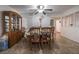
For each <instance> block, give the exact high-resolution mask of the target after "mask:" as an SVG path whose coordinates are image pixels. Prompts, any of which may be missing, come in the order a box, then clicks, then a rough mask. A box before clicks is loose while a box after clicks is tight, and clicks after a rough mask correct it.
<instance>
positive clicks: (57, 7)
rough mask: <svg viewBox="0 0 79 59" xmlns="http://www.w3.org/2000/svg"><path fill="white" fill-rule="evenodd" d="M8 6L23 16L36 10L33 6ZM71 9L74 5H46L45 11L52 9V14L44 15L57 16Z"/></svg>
mask: <svg viewBox="0 0 79 59" xmlns="http://www.w3.org/2000/svg"><path fill="white" fill-rule="evenodd" d="M9 6H10V7H11V8H13V9H15V10H17V11H19V12H20V13H23V14H28V13H33V12H34V11H35V9H36V6H33V5H9ZM72 7H75V6H74V5H48V6H45V9H53V11H52V12H46V13H52V14H59V13H63V12H65V11H66V10H68V9H71V8H72Z"/></svg>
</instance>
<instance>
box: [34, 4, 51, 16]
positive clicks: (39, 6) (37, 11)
mask: <svg viewBox="0 0 79 59" xmlns="http://www.w3.org/2000/svg"><path fill="white" fill-rule="evenodd" d="M44 8H45V7H44V5H38V6H37V9H36V10H35V11H34V15H36V14H38V13H42V14H44V15H46V11H50V12H51V11H53V9H44Z"/></svg>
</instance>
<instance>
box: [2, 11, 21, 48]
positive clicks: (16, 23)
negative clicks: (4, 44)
mask: <svg viewBox="0 0 79 59" xmlns="http://www.w3.org/2000/svg"><path fill="white" fill-rule="evenodd" d="M2 35H7V36H8V46H9V47H11V46H13V45H14V44H15V43H17V42H18V41H19V40H20V39H21V37H22V17H21V16H20V15H19V14H17V13H16V12H12V11H3V12H2Z"/></svg>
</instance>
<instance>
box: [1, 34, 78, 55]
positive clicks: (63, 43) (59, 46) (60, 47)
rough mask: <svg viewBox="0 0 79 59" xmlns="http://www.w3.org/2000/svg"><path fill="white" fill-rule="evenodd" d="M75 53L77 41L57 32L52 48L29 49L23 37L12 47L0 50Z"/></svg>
mask: <svg viewBox="0 0 79 59" xmlns="http://www.w3.org/2000/svg"><path fill="white" fill-rule="evenodd" d="M75 53H76V54H77V53H79V43H77V42H74V41H72V40H70V39H67V38H65V37H62V36H60V34H59V33H57V34H56V39H55V43H54V45H52V50H49V49H48V48H45V49H43V50H40V49H39V48H34V49H33V50H30V47H29V44H28V40H27V39H25V38H23V39H22V40H21V41H19V42H18V43H17V44H15V45H14V46H13V47H11V48H9V49H7V50H5V51H0V54H75Z"/></svg>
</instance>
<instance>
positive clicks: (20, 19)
mask: <svg viewBox="0 0 79 59" xmlns="http://www.w3.org/2000/svg"><path fill="white" fill-rule="evenodd" d="M19 30H21V18H19Z"/></svg>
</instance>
